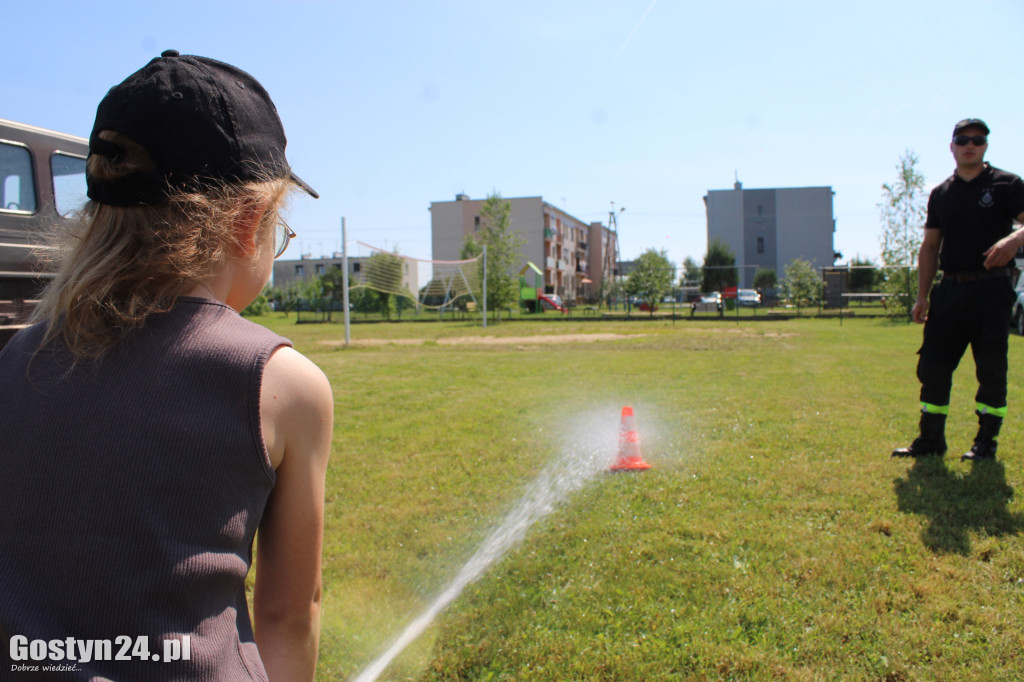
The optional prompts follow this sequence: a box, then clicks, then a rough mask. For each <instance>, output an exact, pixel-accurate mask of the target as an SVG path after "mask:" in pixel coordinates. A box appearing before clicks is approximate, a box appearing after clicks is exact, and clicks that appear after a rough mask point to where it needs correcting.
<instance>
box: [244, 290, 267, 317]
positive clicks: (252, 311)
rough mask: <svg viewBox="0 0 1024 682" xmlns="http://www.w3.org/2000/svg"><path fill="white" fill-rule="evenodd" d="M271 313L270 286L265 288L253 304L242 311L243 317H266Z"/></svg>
mask: <svg viewBox="0 0 1024 682" xmlns="http://www.w3.org/2000/svg"><path fill="white" fill-rule="evenodd" d="M269 312H270V285H269V284H268V285H267V286H265V287H263V291H261V292H260V293H259V295H258V296H257V297H256V298H255V299H254V300H253V302H252V303H250V304H249V305H247V306H246V307H245V310H243V311H242V315H245V316H247V317H248V316H252V315H266V314H267V313H269Z"/></svg>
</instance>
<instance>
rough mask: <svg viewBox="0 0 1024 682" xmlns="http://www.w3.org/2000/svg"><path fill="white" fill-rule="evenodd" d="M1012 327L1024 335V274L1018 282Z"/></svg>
mask: <svg viewBox="0 0 1024 682" xmlns="http://www.w3.org/2000/svg"><path fill="white" fill-rule="evenodd" d="M1011 319H1012V323H1011V325H1012V327H1013V329H1014V330H1016V332H1017V333H1018V334H1020V335H1021V336H1024V275H1022V276H1021V278H1020V281H1019V282H1017V300H1015V301H1014V302H1013V317H1012V318H1011Z"/></svg>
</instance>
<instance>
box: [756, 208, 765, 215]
mask: <svg viewBox="0 0 1024 682" xmlns="http://www.w3.org/2000/svg"><path fill="white" fill-rule="evenodd" d="M762 211H764V206H758V207H757V215H761V212H762Z"/></svg>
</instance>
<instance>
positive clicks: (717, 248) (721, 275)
mask: <svg viewBox="0 0 1024 682" xmlns="http://www.w3.org/2000/svg"><path fill="white" fill-rule="evenodd" d="M738 281H739V276H738V274H737V272H736V254H735V253H733V251H732V249H731V248H729V245H728V244H726V243H725V242H724V241H722V240H720V239H713V240H711V243H710V244H709V245H708V252H707V254H706V255H705V256H704V278H703V282H702V283H701V287H700V290H701V291H704V292H708V291H722V290H723V289H727V288H729V287H734V286H736V282H738Z"/></svg>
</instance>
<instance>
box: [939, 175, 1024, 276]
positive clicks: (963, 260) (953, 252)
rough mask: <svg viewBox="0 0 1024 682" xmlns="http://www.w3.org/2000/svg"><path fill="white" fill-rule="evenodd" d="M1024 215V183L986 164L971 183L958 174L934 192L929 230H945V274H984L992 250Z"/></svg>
mask: <svg viewBox="0 0 1024 682" xmlns="http://www.w3.org/2000/svg"><path fill="white" fill-rule="evenodd" d="M1021 213H1024V182H1022V181H1021V179H1020V178H1019V177H1018V176H1016V175H1014V174H1013V173H1007V172H1006V171H1004V170H1000V169H998V168H995V167H994V166H990V165H988V164H985V170H983V171H982V172H981V174H980V175H979V176H978V177H976V178H974V179H973V180H971V181H970V182H965V181H964V180H963V179H961V178H960V176H958V175H957V174H956V173H953V175H951V176H950V177H949V178H947V179H946V181H945V182H943V183H942V184H941V185H939V186H938V187H936V188H935V189H933V190H932V193H931V196H930V197H929V198H928V218H927V220H926V221H925V225H924V226H925V228H927V229H932V230H942V249H941V250H940V252H939V268H940V269H941V270H943V271H944V272H964V271H967V270H983V269H984V267H985V265H984V263H985V256H984V255H982V254H984V253H985V251H987V250H988V249H989V247H990V246H992V245H993V244H995V243H996V242H997V241H999V240H1000V239H1002V238H1003V237H1005V236H1006V235H1008V234H1010V231H1011V229H1012V227H1013V220H1014V218H1016V217H1017V216H1018V215H1020V214H1021Z"/></svg>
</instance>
